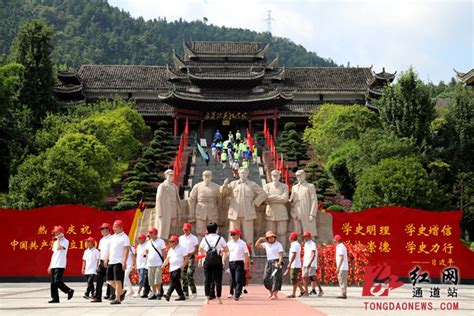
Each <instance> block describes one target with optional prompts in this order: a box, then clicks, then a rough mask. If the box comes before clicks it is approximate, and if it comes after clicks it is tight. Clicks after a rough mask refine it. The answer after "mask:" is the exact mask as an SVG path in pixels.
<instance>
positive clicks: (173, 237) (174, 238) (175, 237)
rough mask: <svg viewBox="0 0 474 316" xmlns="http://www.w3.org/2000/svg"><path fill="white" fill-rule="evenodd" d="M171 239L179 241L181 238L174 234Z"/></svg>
mask: <svg viewBox="0 0 474 316" xmlns="http://www.w3.org/2000/svg"><path fill="white" fill-rule="evenodd" d="M169 241H179V238H178V236H176V235H173V236H171V237H170V239H169Z"/></svg>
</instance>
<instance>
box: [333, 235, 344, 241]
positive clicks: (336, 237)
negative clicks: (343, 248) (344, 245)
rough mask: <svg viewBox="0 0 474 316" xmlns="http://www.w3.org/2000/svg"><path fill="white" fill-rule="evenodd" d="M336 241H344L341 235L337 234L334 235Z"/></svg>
mask: <svg viewBox="0 0 474 316" xmlns="http://www.w3.org/2000/svg"><path fill="white" fill-rule="evenodd" d="M334 241H335V242H341V241H342V237H341V235H336V236H334Z"/></svg>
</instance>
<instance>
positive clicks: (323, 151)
mask: <svg viewBox="0 0 474 316" xmlns="http://www.w3.org/2000/svg"><path fill="white" fill-rule="evenodd" d="M378 125H379V120H378V116H377V114H376V113H374V112H372V111H370V110H369V109H367V108H365V107H363V106H359V105H352V106H344V105H334V104H325V105H322V106H321V107H320V109H319V110H318V111H317V112H315V113H314V114H313V115H312V116H311V118H310V126H308V127H307V128H306V130H305V132H304V137H303V138H304V140H305V141H307V142H308V143H309V144H311V145H312V146H313V148H314V150H315V152H316V154H317V155H319V156H320V157H322V158H323V160H326V159H327V158H328V157H329V155H330V154H331V153H332V152H333V151H334V150H335V149H336V148H337V147H339V146H340V145H341V144H342V143H344V142H345V141H348V140H351V139H358V138H359V136H360V135H361V134H362V133H364V132H365V131H366V130H367V129H370V128H377V127H378Z"/></svg>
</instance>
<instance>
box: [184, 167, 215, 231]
mask: <svg viewBox="0 0 474 316" xmlns="http://www.w3.org/2000/svg"><path fill="white" fill-rule="evenodd" d="M202 180H203V181H202V182H199V183H197V184H196V185H195V186H194V187H193V189H192V190H191V193H190V195H189V215H190V218H189V220H190V221H194V220H195V221H196V233H197V235H198V236H199V238H202V237H203V236H204V232H205V231H206V225H207V224H208V223H210V222H214V223H217V220H218V218H219V209H218V207H219V205H220V204H221V201H220V200H221V193H220V186H219V185H218V184H216V183H214V182H212V171H210V170H206V171H204V172H203V173H202Z"/></svg>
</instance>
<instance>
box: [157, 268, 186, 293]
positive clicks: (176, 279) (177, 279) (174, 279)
mask: <svg viewBox="0 0 474 316" xmlns="http://www.w3.org/2000/svg"><path fill="white" fill-rule="evenodd" d="M170 277H171V282H170V283H171V284H170V286H169V288H168V293H167V295H168V296H171V294H173V291H174V290H176V293H178V295H179V297H184V293H183V288H182V287H181V269H178V270H174V271H172V272H171V273H170ZM162 291H163V290H162Z"/></svg>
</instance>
